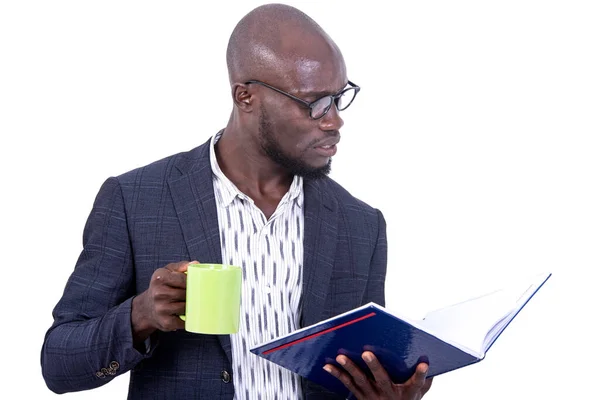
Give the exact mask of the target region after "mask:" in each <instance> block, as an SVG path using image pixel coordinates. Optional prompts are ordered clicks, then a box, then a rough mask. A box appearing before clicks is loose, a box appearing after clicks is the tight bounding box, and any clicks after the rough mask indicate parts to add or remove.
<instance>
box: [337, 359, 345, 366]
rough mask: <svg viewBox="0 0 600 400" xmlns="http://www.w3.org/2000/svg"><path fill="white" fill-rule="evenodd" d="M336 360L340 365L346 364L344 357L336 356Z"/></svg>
mask: <svg viewBox="0 0 600 400" xmlns="http://www.w3.org/2000/svg"><path fill="white" fill-rule="evenodd" d="M336 361H337V362H339V363H340V365H346V359H345V358H344V357H337V358H336Z"/></svg>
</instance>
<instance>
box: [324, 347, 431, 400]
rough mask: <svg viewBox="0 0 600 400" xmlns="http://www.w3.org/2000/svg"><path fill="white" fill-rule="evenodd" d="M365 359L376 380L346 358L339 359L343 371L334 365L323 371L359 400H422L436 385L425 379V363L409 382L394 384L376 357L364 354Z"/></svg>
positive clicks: (327, 366) (366, 352)
mask: <svg viewBox="0 0 600 400" xmlns="http://www.w3.org/2000/svg"><path fill="white" fill-rule="evenodd" d="M362 359H363V360H365V362H366V363H367V365H368V367H369V369H370V370H371V372H372V373H373V377H374V378H375V379H374V380H373V379H370V378H369V377H368V376H367V375H366V374H365V373H363V372H362V371H361V369H360V368H359V367H357V366H356V364H354V363H353V362H352V361H351V360H350V359H349V358H348V357H346V356H343V355H339V356H337V357H336V361H337V362H338V363H339V364H340V365H341V366H342V367H343V369H340V368H338V367H336V366H333V365H331V364H327V365H325V367H323V369H325V371H327V372H329V373H330V374H331V375H333V376H335V377H336V378H338V379H339V380H340V381H341V382H342V383H343V384H344V385H345V386H346V387H347V388H348V390H350V391H351V392H352V393H354V396H355V397H356V398H357V399H395V400H420V399H422V398H423V396H424V395H425V393H427V391H428V390H429V388H430V387H431V383H432V382H433V378H429V379H426V376H427V370H428V368H429V366H428V365H427V364H426V363H420V364H419V365H417V368H416V371H415V373H414V374H413V376H411V377H410V379H408V380H407V381H406V382H404V383H402V384H396V383H394V382H392V381H391V379H390V377H389V375H388V373H387V372H386V371H385V369H383V367H382V366H381V364H380V363H379V361H378V360H377V358H376V357H375V355H374V354H373V353H371V352H370V351H365V352H364V353H363V354H362Z"/></svg>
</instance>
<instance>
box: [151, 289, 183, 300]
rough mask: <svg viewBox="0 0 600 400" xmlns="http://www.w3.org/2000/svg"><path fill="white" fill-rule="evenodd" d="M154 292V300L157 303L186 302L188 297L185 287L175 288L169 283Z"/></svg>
mask: <svg viewBox="0 0 600 400" xmlns="http://www.w3.org/2000/svg"><path fill="white" fill-rule="evenodd" d="M153 294H154V296H153V300H154V302H155V303H157V304H169V303H176V302H179V301H183V302H185V299H186V297H185V295H186V291H185V289H181V288H175V287H171V286H167V285H163V286H160V287H158V288H156V290H155V291H154V292H153Z"/></svg>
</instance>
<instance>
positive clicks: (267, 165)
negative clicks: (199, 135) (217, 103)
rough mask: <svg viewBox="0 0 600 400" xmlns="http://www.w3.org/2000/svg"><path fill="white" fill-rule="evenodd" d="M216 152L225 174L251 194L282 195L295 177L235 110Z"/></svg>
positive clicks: (241, 188)
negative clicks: (268, 154)
mask: <svg viewBox="0 0 600 400" xmlns="http://www.w3.org/2000/svg"><path fill="white" fill-rule="evenodd" d="M215 154H216V156H217V161H218V163H219V167H220V168H221V171H223V174H225V176H226V177H227V178H228V179H229V180H230V181H231V182H233V184H234V185H235V186H236V187H237V188H238V189H239V190H241V191H242V192H244V193H246V194H247V195H249V196H251V197H254V196H256V195H259V196H261V195H263V194H266V193H281V196H283V195H284V194H285V193H286V192H287V191H288V189H289V187H290V184H291V183H292V180H293V178H294V177H293V176H292V175H291V174H290V173H289V171H287V170H285V169H284V168H282V167H281V166H280V165H278V164H277V163H275V162H274V161H273V160H271V159H270V158H269V157H268V156H267V155H266V154H265V152H264V150H263V149H262V147H261V146H260V142H259V140H258V134H257V133H256V132H252V131H249V130H248V129H247V128H245V127H243V126H242V124H241V123H240V121H239V119H238V118H237V117H236V116H235V115H234V114H233V113H232V115H231V117H230V119H229V122H228V123H227V126H226V127H225V130H224V131H223V135H222V136H221V139H219V142H218V143H217V146H216V148H215Z"/></svg>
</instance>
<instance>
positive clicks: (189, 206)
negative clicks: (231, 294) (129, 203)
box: [169, 140, 231, 362]
mask: <svg viewBox="0 0 600 400" xmlns="http://www.w3.org/2000/svg"><path fill="white" fill-rule="evenodd" d="M209 146H210V140H209V141H208V142H207V143H205V144H204V145H202V146H200V147H198V148H197V149H196V150H195V151H194V152H193V153H192V154H194V155H196V158H183V157H182V158H180V159H179V160H178V163H177V164H176V165H175V167H176V168H177V169H178V170H179V171H180V172H181V173H182V175H181V176H178V177H175V178H173V179H171V180H169V188H170V190H171V196H172V198H173V203H174V204H175V211H176V212H177V217H178V219H179V223H180V225H181V229H182V231H183V237H184V240H185V244H186V246H187V249H188V252H189V254H190V257H191V259H192V260H197V261H199V262H202V263H215V264H220V263H221V262H222V258H221V241H220V239H219V220H218V216H217V206H216V202H215V193H214V189H213V183H212V169H211V167H210V152H209V150H210V147H209ZM218 337H219V342H220V343H221V346H223V350H225V353H227V357H228V358H229V362H231V341H230V339H229V335H218Z"/></svg>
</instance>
